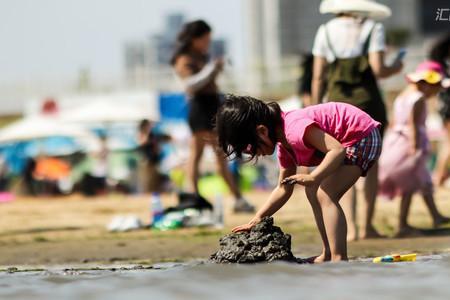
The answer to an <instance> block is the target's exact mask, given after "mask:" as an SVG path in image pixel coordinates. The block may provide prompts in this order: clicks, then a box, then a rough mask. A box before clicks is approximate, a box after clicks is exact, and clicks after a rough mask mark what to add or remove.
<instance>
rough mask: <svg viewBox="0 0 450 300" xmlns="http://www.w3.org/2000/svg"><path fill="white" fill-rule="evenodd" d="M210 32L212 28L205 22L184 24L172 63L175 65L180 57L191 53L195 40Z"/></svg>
mask: <svg viewBox="0 0 450 300" xmlns="http://www.w3.org/2000/svg"><path fill="white" fill-rule="evenodd" d="M210 32H211V27H210V26H209V25H208V23H206V22H205V21H203V20H197V21H192V22H189V23H186V24H184V26H183V28H182V29H181V31H180V32H179V33H178V36H177V40H176V43H175V51H174V53H173V55H172V58H171V60H170V63H171V64H172V65H174V64H175V61H176V59H177V58H178V56H180V55H181V54H185V53H187V52H189V50H190V48H191V44H192V40H193V39H195V38H199V37H201V36H203V35H205V34H207V33H210Z"/></svg>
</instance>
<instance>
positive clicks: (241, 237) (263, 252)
mask: <svg viewBox="0 0 450 300" xmlns="http://www.w3.org/2000/svg"><path fill="white" fill-rule="evenodd" d="M211 260H212V261H213V262H216V263H256V262H271V261H275V260H283V261H290V262H299V261H300V260H298V259H296V258H295V257H294V255H293V254H292V252H291V236H290V235H289V234H285V233H284V232H283V231H282V230H281V229H280V227H277V226H273V218H271V217H265V218H264V219H263V220H262V221H261V222H260V223H259V224H257V225H256V226H254V227H253V228H252V229H251V230H250V231H249V232H240V233H231V234H228V235H226V236H224V237H222V238H221V239H220V249H219V251H217V252H216V253H214V254H213V255H211Z"/></svg>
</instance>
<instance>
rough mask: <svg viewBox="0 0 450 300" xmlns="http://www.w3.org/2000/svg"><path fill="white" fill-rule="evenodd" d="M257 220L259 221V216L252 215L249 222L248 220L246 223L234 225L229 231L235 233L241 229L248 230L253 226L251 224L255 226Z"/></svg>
mask: <svg viewBox="0 0 450 300" xmlns="http://www.w3.org/2000/svg"><path fill="white" fill-rule="evenodd" d="M259 222H261V218H258V217H254V218H253V219H252V220H251V221H250V222H248V223H247V224H244V225H239V226H236V227H234V228H233V229H232V230H231V232H233V233H237V232H242V231H250V229H252V228H253V226H255V225H256V224H258V223H259Z"/></svg>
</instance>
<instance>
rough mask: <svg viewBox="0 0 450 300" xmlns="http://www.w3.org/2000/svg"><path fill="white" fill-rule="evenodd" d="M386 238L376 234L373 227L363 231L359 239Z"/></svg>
mask: <svg viewBox="0 0 450 300" xmlns="http://www.w3.org/2000/svg"><path fill="white" fill-rule="evenodd" d="M383 238H386V236H385V235H382V234H380V233H378V231H376V230H375V228H373V227H369V228H366V230H365V231H363V232H362V233H361V239H363V240H364V239H383Z"/></svg>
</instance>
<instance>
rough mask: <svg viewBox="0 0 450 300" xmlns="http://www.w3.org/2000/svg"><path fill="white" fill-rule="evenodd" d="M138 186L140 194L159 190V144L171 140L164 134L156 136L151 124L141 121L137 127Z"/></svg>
mask: <svg viewBox="0 0 450 300" xmlns="http://www.w3.org/2000/svg"><path fill="white" fill-rule="evenodd" d="M137 139H138V147H137V150H138V153H139V154H140V157H141V159H140V163H139V185H140V191H141V192H155V191H159V190H160V189H161V179H162V175H161V174H160V173H159V172H158V164H159V163H160V162H161V159H162V153H161V143H163V142H167V141H170V140H171V137H170V136H169V135H166V134H162V133H161V134H158V133H156V132H155V131H154V130H153V125H152V122H150V121H149V120H147V119H144V120H142V121H141V122H140V123H139V127H138V137H137Z"/></svg>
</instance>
